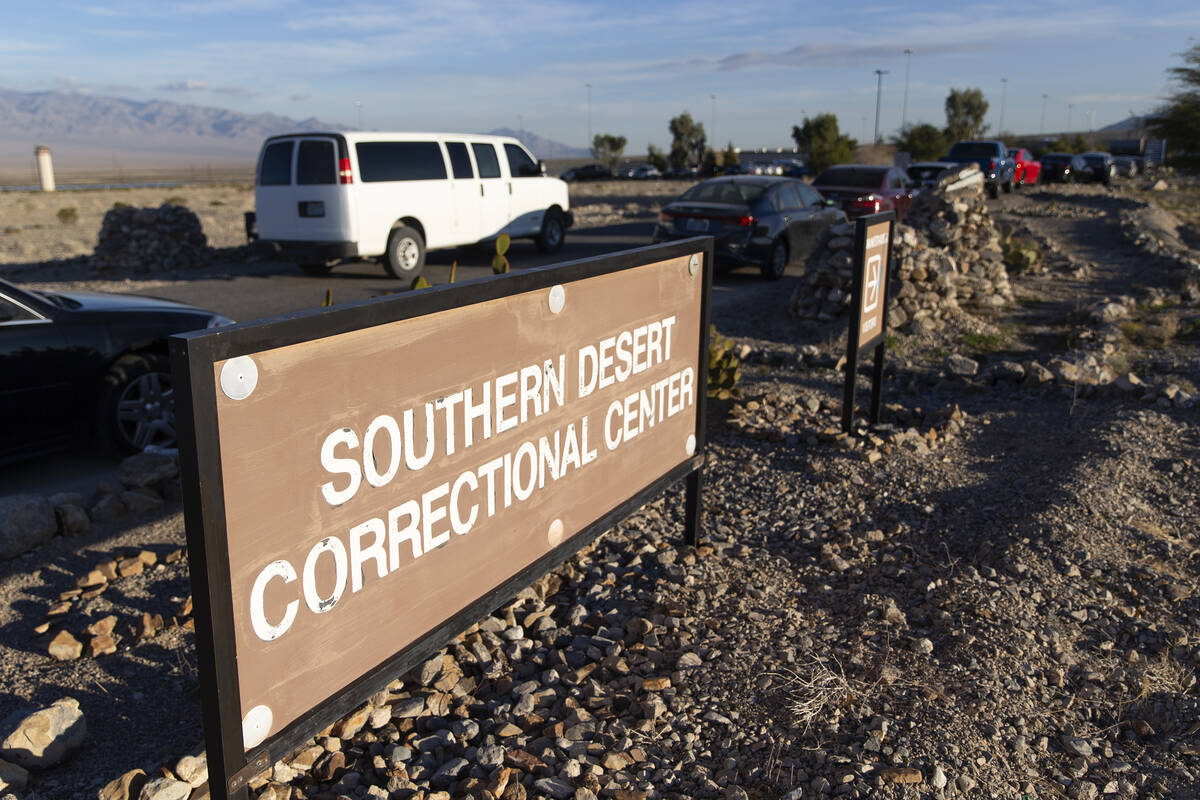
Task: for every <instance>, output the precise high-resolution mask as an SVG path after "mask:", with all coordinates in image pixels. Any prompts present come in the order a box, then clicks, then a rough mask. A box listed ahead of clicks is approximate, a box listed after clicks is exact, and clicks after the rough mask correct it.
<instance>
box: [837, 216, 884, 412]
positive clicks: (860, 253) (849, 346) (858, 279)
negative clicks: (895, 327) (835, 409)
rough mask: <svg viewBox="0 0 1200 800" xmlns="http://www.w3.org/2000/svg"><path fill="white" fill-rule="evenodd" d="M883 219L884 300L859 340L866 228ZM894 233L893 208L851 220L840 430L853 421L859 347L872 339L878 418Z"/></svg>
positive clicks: (881, 289)
mask: <svg viewBox="0 0 1200 800" xmlns="http://www.w3.org/2000/svg"><path fill="white" fill-rule="evenodd" d="M882 222H886V223H887V224H888V240H887V246H886V248H885V249H884V254H883V264H884V269H885V270H886V271H885V273H884V275H883V276H882V278H881V282H882V284H883V285H882V286H880V287H879V293H880V298H879V302H880V303H882V304H883V310H882V315H881V318H880V324H879V333H878V334H877V335H875V336H872V337H871V338H870V340H868V341H867V342H865V343H861V344H860V342H859V334H860V333H861V331H862V322H863V316H862V296H863V291H864V289H865V286H864V283H865V279H866V271H867V230H868V229H869V228H870V227H871V226H873V225H878V224H880V223H882ZM895 235H896V212H895V211H893V210H888V211H880V212H879V213H877V214H868V215H867V216H865V217H859V218H858V219H857V220H855V223H854V283H853V286H852V287H851V290H850V330H849V331H848V333H847V336H846V383H845V390H844V393H843V395H842V431H843V432H845V433H849V432H850V429H851V427H852V426H853V423H854V394H855V380H856V378H857V375H858V359H859V356H860V355H861V354H862V351H863V350H864V349H865V348H867V347H870V346H871V344H872V343H875V368H874V370H873V371H872V372H871V407H870V420H871V424H872V425H875V424H877V423H878V422H879V410H880V406H881V403H882V399H883V361H884V354H885V351H886V350H887V320H888V301H889V300H890V299H891V294H890V292H889V291H888V284H890V283H891V277H892V270H891V260H892V244H893V239H894V237H895Z"/></svg>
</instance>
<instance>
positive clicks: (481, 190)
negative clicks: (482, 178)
mask: <svg viewBox="0 0 1200 800" xmlns="http://www.w3.org/2000/svg"><path fill="white" fill-rule="evenodd" d="M479 196H480V197H483V184H482V183H481V184H479Z"/></svg>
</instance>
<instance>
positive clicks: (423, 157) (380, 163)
mask: <svg viewBox="0 0 1200 800" xmlns="http://www.w3.org/2000/svg"><path fill="white" fill-rule="evenodd" d="M355 151H356V152H357V153H358V171H359V173H360V174H361V175H362V181H363V183H377V182H380V181H432V180H438V179H440V178H445V177H446V162H445V160H444V159H443V158H442V148H440V147H438V143H437V142H359V143H358V144H357V145H355Z"/></svg>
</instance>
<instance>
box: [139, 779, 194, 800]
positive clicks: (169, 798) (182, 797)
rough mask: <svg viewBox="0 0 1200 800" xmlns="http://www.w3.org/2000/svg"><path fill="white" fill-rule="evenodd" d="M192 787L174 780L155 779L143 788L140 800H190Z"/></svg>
mask: <svg viewBox="0 0 1200 800" xmlns="http://www.w3.org/2000/svg"><path fill="white" fill-rule="evenodd" d="M191 796H192V787H191V786H188V785H187V784H186V783H184V782H183V781H177V780H175V779H174V778H155V779H154V780H152V781H150V782H148V783H147V784H146V785H145V786H143V787H142V793H141V794H139V795H138V800H188V798H189V797H191Z"/></svg>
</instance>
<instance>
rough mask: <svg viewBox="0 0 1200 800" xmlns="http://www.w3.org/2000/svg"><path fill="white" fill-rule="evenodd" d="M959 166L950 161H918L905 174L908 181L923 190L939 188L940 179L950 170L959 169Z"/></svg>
mask: <svg viewBox="0 0 1200 800" xmlns="http://www.w3.org/2000/svg"><path fill="white" fill-rule="evenodd" d="M957 166H958V164H952V163H950V162H949V161H918V162H916V163H915V164H909V165H908V169H906V170H905V174H906V175H908V179H909V180H910V181H912V182H913V183H915V184H916V185H917V186H920V187H921V188H925V187H928V186H937V182H938V178H939V177H941V174H942V173H943V172H945V171H946V170H948V169H953V168H954V167H957Z"/></svg>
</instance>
